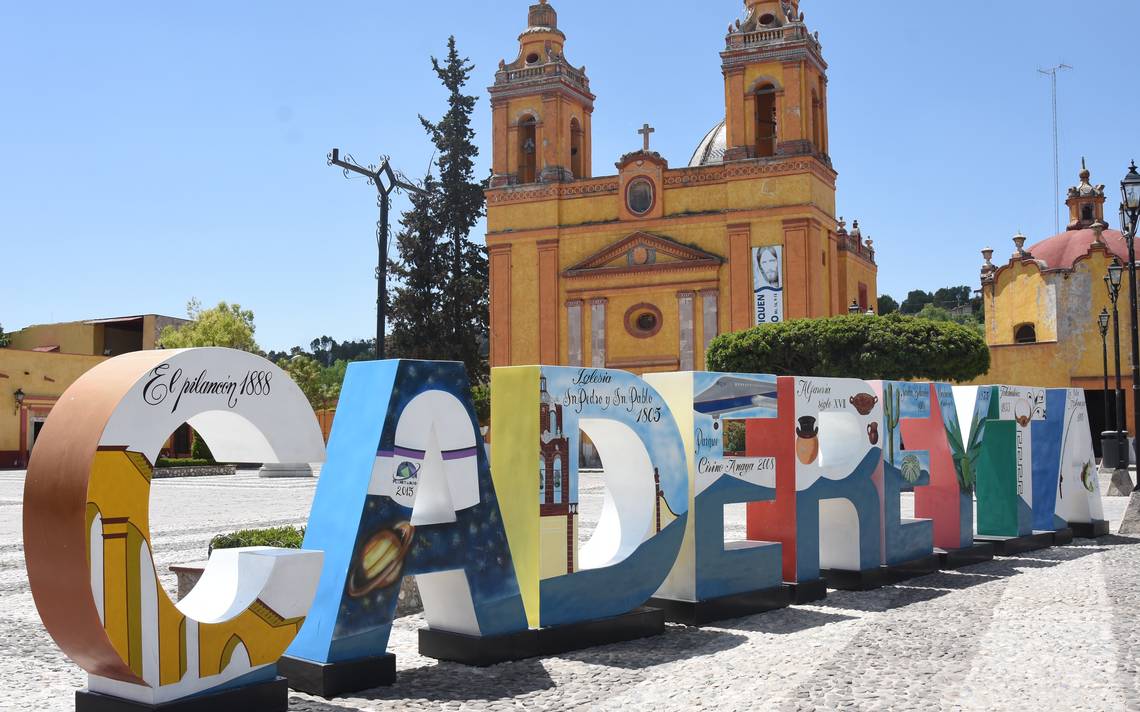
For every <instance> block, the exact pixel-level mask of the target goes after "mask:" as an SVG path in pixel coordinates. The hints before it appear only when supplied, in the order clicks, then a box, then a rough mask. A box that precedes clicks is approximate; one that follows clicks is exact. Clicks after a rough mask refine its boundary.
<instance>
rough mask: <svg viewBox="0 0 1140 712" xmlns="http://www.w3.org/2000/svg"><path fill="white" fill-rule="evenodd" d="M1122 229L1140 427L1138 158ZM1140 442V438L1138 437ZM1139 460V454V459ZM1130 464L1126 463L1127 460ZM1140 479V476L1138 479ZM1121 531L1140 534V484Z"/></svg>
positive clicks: (1124, 188)
mask: <svg viewBox="0 0 1140 712" xmlns="http://www.w3.org/2000/svg"><path fill="white" fill-rule="evenodd" d="M1120 196H1121V199H1122V200H1121V203H1120V232H1121V236H1122V237H1123V238H1124V242H1125V244H1126V245H1127V246H1128V294H1129V298H1130V301H1129V307H1130V311H1129V312H1128V316H1129V319H1128V321H1130V322H1131V326H1132V334H1131V336H1132V354H1131V361H1132V363H1131V366H1132V422H1133V423H1134V424H1137V425H1138V426H1140V398H1138V397H1137V395H1138V394H1140V391H1138V390H1137V389H1138V388H1140V361H1138V357H1140V353H1138V352H1140V332H1138V331H1137V324H1136V320H1137V316H1138V312H1137V303H1136V226H1137V224H1138V223H1140V172H1137V170H1136V161H1132V163H1131V165H1129V166H1128V173H1126V174H1125V175H1124V180H1122V181H1120ZM1136 442H1137V444H1138V445H1140V438H1137V440H1136ZM1136 459H1137V461H1138V462H1140V457H1137V458H1136ZM1125 466H1126V467H1127V463H1125ZM1138 479H1140V478H1138ZM1119 531H1120V533H1121V534H1135V533H1140V483H1137V485H1136V488H1134V489H1133V490H1132V496H1131V499H1130V500H1129V502H1128V509H1127V510H1126V511H1125V513H1124V520H1123V521H1122V522H1121V523H1120V530H1119Z"/></svg>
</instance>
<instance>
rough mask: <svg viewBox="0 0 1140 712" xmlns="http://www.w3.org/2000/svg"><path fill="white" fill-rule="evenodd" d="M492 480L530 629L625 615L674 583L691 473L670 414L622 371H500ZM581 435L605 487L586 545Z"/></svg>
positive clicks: (494, 388) (494, 390)
mask: <svg viewBox="0 0 1140 712" xmlns="http://www.w3.org/2000/svg"><path fill="white" fill-rule="evenodd" d="M491 394H492V405H491V442H492V445H491V459H492V465H493V468H492V472H493V473H494V479H495V489H496V490H497V491H498V492H499V493H500V495H499V496H500V502H501V505H502V512H503V520H504V521H505V522H506V528H507V537H508V539H509V540H510V544H511V554H512V555H513V557H514V560H515V570H516V571H517V572H518V577H519V585H520V589H521V590H522V596H523V602H524V604H525V606H526V615H527V621H528V623H529V625H530V626H531V627H532V628H538V627H547V626H554V625H560V624H568V623H576V622H580V621H587V620H595V619H601V618H607V617H611V616H616V615H621V614H624V613H627V612H629V611H630V610H632V609H634V608H636V607H637V606H640V605H641V604H642V603H644V602H645V601H646V600H648V599H649V597H650V596H652V595H653V593H654V591H656V590H657V589H658V587H659V586H660V585H661V584H662V582H664V581H665V578H666V576H668V574H669V571H670V569H671V568H672V566H673V562H674V560H675V559H676V557H677V552H678V551H679V550H680V548H681V541H682V539H683V537H684V534H685V526H686V521H687V519H688V511H689V485H688V483H689V478H688V472H687V467H686V458H685V452H684V450H683V449H682V445H681V436H680V432H679V431H678V429H677V423H676V421H675V420H674V417H673V413H672V411H671V409H670V408H669V406H668V405H667V404H666V402H665V399H664V398H663V397H662V396H661V394H660V393H659V392H658V391H657V390H656V389H654V388H653V387H652V386H650V385H649V384H647V383H646V382H645V381H644V380H642V379H640V378H637V377H636V376H633V375H632V374H629V373H625V372H623V371H610V370H605V369H578V368H559V367H546V366H541V367H540V366H524V367H515V368H499V369H495V370H494V371H493V372H492V374H491ZM581 433H586V434H587V435H588V436H589V438H590V440H592V441H593V443H594V446H595V447H596V448H597V451H598V455H599V457H600V458H601V462H602V467H603V468H604V470H605V476H604V477H605V485H606V496H605V503H604V505H603V510H602V513H601V517H600V519H599V521H598V525H597V528H596V529H595V531H594V534H593V536H592V537H591V539H590V540H589V541H588V542H587V543H586V544H585V545H583V546H582V547H581V549H579V547H578V529H577V528H578V524H577V517H578V504H579V496H578V494H579V492H578V487H579V478H578V465H579V462H578V451H579V450H578V449H579V443H580V439H581Z"/></svg>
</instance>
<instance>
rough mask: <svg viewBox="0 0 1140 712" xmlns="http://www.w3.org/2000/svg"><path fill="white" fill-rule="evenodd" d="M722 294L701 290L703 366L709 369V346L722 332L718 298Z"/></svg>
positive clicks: (715, 291)
mask: <svg viewBox="0 0 1140 712" xmlns="http://www.w3.org/2000/svg"><path fill="white" fill-rule="evenodd" d="M719 296H720V292H718V291H717V290H715V289H702V290H701V337H702V338H701V354H702V356H701V364H702V365H703V367H704V368H706V369H707V368H708V367H709V366H708V362H707V361H705V359H706V358H708V352H709V344H710V343H711V342H712V340H713V339H715V338H716V335H717V333H718V332H719V331H720V324H719V323H718V322H717V319H719V318H720V315H719V313H718V312H717V307H716V303H717V298H718V297H719Z"/></svg>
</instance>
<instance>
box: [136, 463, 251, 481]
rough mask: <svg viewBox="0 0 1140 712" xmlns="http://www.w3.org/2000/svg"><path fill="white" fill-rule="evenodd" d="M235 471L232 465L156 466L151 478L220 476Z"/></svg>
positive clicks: (231, 473) (234, 472)
mask: <svg viewBox="0 0 1140 712" xmlns="http://www.w3.org/2000/svg"><path fill="white" fill-rule="evenodd" d="M236 473H237V468H236V467H234V466H233V465H203V466H201V467H156V468H155V469H154V473H153V474H152V475H151V478H152V479H156V480H165V479H172V478H175V477H222V476H225V475H233V474H236Z"/></svg>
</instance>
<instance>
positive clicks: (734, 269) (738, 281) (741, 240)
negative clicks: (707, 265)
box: [728, 223, 786, 331]
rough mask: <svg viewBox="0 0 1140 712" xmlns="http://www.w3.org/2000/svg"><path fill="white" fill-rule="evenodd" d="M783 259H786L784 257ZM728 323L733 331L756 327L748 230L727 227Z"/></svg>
mask: <svg viewBox="0 0 1140 712" xmlns="http://www.w3.org/2000/svg"><path fill="white" fill-rule="evenodd" d="M785 259H786V257H785ZM728 282H729V289H730V290H731V292H730V297H731V298H730V300H729V316H730V319H729V323H730V324H731V325H732V330H733V331H743V330H745V329H750V328H752V327H753V326H756V293H755V291H753V290H754V289H755V287H753V286H752V226H751V225H750V224H748V223H742V224H737V225H729V226H728Z"/></svg>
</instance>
